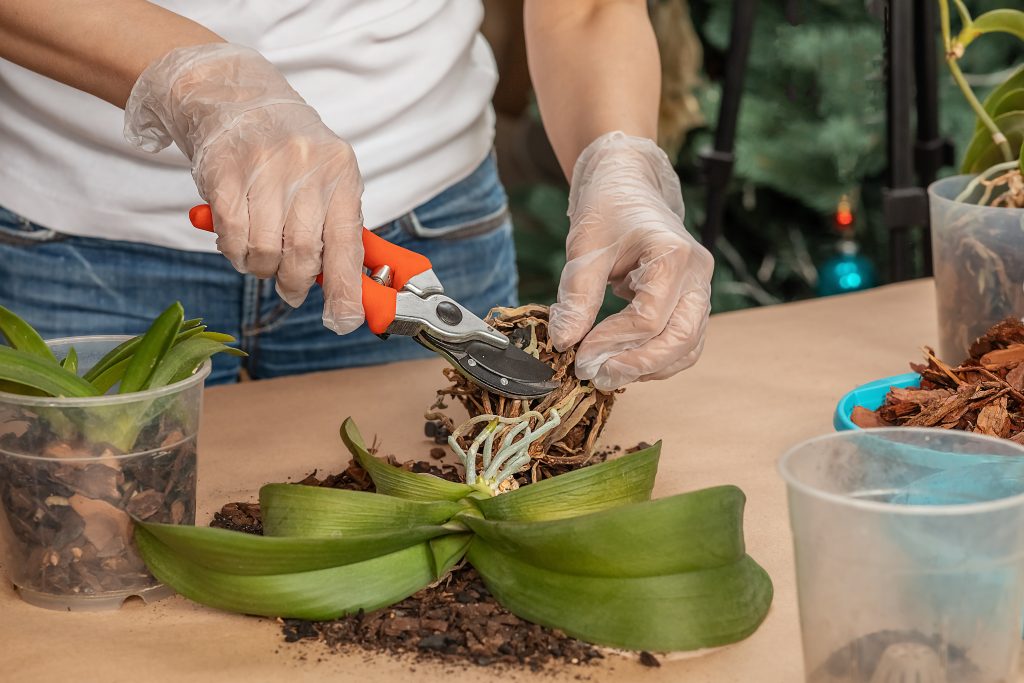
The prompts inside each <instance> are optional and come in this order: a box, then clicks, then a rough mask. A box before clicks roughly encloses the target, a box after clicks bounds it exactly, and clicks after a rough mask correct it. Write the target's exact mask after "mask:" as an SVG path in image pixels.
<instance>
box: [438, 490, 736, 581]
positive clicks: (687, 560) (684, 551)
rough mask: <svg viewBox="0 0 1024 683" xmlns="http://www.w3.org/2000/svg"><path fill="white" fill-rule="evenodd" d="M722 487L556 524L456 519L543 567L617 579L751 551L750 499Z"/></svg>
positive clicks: (718, 561) (717, 562) (707, 564)
mask: <svg viewBox="0 0 1024 683" xmlns="http://www.w3.org/2000/svg"><path fill="white" fill-rule="evenodd" d="M745 502H746V496H744V495H743V492H742V491H741V490H740V489H738V488H736V487H735V486H718V487H715V488H710V489H703V490H700V491H693V492H691V493H684V494H680V495H677V496H672V497H670V498H661V499H659V500H654V501H647V502H643V503H634V504H632V505H625V506H622V507H616V508H612V509H610V510H602V511H600V512H595V513H592V514H589V515H584V516H582V517H571V518H567V519H558V520H554V521H549V522H496V521H490V520H487V519H480V518H478V517H473V516H471V515H468V514H463V515H459V516H457V517H456V520H458V521H460V522H462V523H463V524H465V525H466V526H468V527H469V528H470V529H472V530H473V531H474V532H475V533H476V534H477V535H478V536H479V537H480V538H482V539H483V540H485V541H486V542H487V544H488V545H490V546H491V547H493V548H495V549H496V550H498V551H500V552H502V553H505V554H507V555H512V556H514V557H516V558H518V559H520V560H522V561H523V562H527V563H529V564H531V565H534V566H535V567H540V568H542V569H547V570H550V571H554V572H558V573H561V574H575V575H581V576H603V577H609V578H623V577H637V576H657V575H660V574H677V573H680V572H687V571H694V570H698V569H708V568H711V567H719V566H722V565H724V564H729V563H731V562H735V561H736V560H738V559H740V558H741V557H743V555H744V553H745V552H746V550H745V549H744V543H743V505H744V503H745Z"/></svg>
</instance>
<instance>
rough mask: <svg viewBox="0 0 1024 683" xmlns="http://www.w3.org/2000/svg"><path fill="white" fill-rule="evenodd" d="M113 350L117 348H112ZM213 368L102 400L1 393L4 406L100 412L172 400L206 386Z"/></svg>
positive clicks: (93, 338)
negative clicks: (178, 394)
mask: <svg viewBox="0 0 1024 683" xmlns="http://www.w3.org/2000/svg"><path fill="white" fill-rule="evenodd" d="M134 336H135V335H128V334H109V335H83V336H78V337H60V338H58V339H47V340H46V345H47V346H51V347H52V346H56V345H58V344H69V345H72V346H74V345H75V344H83V343H86V342H115V344H114V346H116V345H117V344H120V343H121V342H125V341H128V340H129V339H131V338H133V337H134ZM111 348H113V346H111ZM212 367H213V365H212V363H211V362H210V361H209V360H206V361H204V362H203V364H202V365H200V366H199V369H198V370H196V371H195V372H194V373H193V374H192V375H190V376H189V377H186V378H185V379H183V380H181V381H180V382H175V383H173V384H168V385H167V386H163V387H158V388H156V389H147V390H146V391H136V392H132V393H130V394H104V395H102V396H73V397H63V396H60V397H58V396H25V395H24V394H12V393H10V392H7V391H0V402H6V403H14V404H19V405H24V406H33V407H44V408H97V407H100V406H112V405H121V404H124V403H135V402H140V401H149V400H153V399H157V398H161V397H163V396H170V395H172V394H177V393H179V392H182V391H185V390H187V389H191V388H192V387H194V386H195V385H197V384H202V382H203V381H204V380H205V379H206V377H207V376H208V375H209V374H210V370H211V369H212Z"/></svg>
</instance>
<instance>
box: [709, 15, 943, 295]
mask: <svg viewBox="0 0 1024 683" xmlns="http://www.w3.org/2000/svg"><path fill="white" fill-rule="evenodd" d="M757 5H758V0H734V2H733V12H732V26H731V29H730V39H729V52H728V54H727V55H726V64H725V76H724V79H723V83H722V102H721V109H720V110H719V113H718V124H717V126H716V127H715V140H714V145H713V147H712V148H711V149H710V150H708V151H706V152H704V153H702V154H701V162H702V165H703V169H704V174H705V181H706V183H707V188H706V189H707V212H706V215H705V219H704V225H703V226H702V228H701V241H702V242H703V244H704V246H705V247H707V248H708V249H709V250H712V251H713V250H714V247H715V244H716V243H717V242H718V239H719V237H720V236H721V234H722V218H723V214H724V212H725V199H726V194H727V191H728V185H729V180H730V178H731V177H732V168H733V163H734V161H735V158H736V157H735V154H734V152H733V149H734V147H735V143H736V122H737V118H738V114H739V106H740V98H741V95H742V92H743V81H744V78H745V76H746V69H747V60H748V57H749V54H750V42H751V38H752V36H753V33H754V19H755V17H756V14H757ZM883 11H884V18H885V21H884V45H885V51H884V54H885V82H886V123H887V125H886V135H887V148H888V158H889V173H888V186H887V187H886V188H885V189H884V195H883V207H882V208H883V218H884V221H885V224H886V227H888V229H889V279H890V280H891V281H893V282H897V281H900V280H906V279H909V278H911V277H914V276H915V269H914V261H915V259H914V254H913V253H912V252H911V250H910V231H911V230H912V229H915V228H920V229H921V230H922V231H923V235H922V237H923V239H922V240H921V242H922V249H923V253H922V255H921V256H922V263H923V264H924V274H925V275H931V270H932V265H931V243H930V230H929V226H928V223H929V221H928V195H927V191H926V188H927V187H928V185H929V184H930V183H931V182H932V181H933V180H935V177H936V175H937V174H938V171H939V169H941V168H942V167H943V166H948V165H950V164H952V163H953V146H952V143H950V141H949V140H948V139H946V138H944V137H942V136H941V135H940V134H939V106H938V105H939V98H938V45H937V43H936V24H937V21H936V11H935V2H934V0H884V5H883ZM915 109H916V114H917V116H916V123H917V127H916V132H915V131H912V128H913V125H914V113H915Z"/></svg>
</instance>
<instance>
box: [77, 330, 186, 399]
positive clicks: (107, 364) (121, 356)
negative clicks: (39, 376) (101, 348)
mask: <svg viewBox="0 0 1024 683" xmlns="http://www.w3.org/2000/svg"><path fill="white" fill-rule="evenodd" d="M202 322H203V319H202V318H192V319H190V320H186V321H184V322H182V323H181V330H180V331H179V332H178V336H177V338H176V339H175V343H176V344H177V343H180V342H182V341H184V340H186V339H188V338H189V337H191V336H193V335H195V334H198V333H200V332H203V331H204V330H206V326H205V325H203V324H202ZM140 341H142V336H141V335H140V336H137V337H132V338H131V339H126V340H125V341H123V342H121V343H120V344H118V345H117V346H115V347H114V348H113V349H111V350H110V351H108V352H107V353H106V355H104V356H103V357H102V358H100V359H99V360H98V361H96V364H95V365H93V366H92V367H91V368H89V370H88V371H86V373H85V374H84V375H82V378H83V379H85V380H86V381H89V382H91V381H93V380H94V379H96V378H97V377H99V376H100V375H101V374H103V373H104V372H106V371H107V370H109V369H110V368H111V367H113V366H114V365H117V364H118V363H120V362H122V361H124V360H127V359H129V358H131V356H132V354H133V353H135V347H136V346H138V345H139V342H140ZM122 374H123V373H122ZM118 380H120V377H119V378H118ZM113 384H114V383H111V386H113ZM109 388H110V387H109V386H108V387H107V389H109ZM104 391H105V390H104Z"/></svg>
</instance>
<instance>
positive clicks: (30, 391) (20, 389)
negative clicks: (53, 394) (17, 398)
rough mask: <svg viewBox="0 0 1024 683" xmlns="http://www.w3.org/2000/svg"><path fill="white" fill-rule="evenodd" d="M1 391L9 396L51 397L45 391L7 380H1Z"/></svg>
mask: <svg viewBox="0 0 1024 683" xmlns="http://www.w3.org/2000/svg"><path fill="white" fill-rule="evenodd" d="M0 391H5V392H7V393H8V394H19V395H21V396H50V394H48V393H46V392H45V391H40V390H39V389H34V388H33V387H30V386H28V385H27V384H19V383H18V382H8V381H7V380H0Z"/></svg>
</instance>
